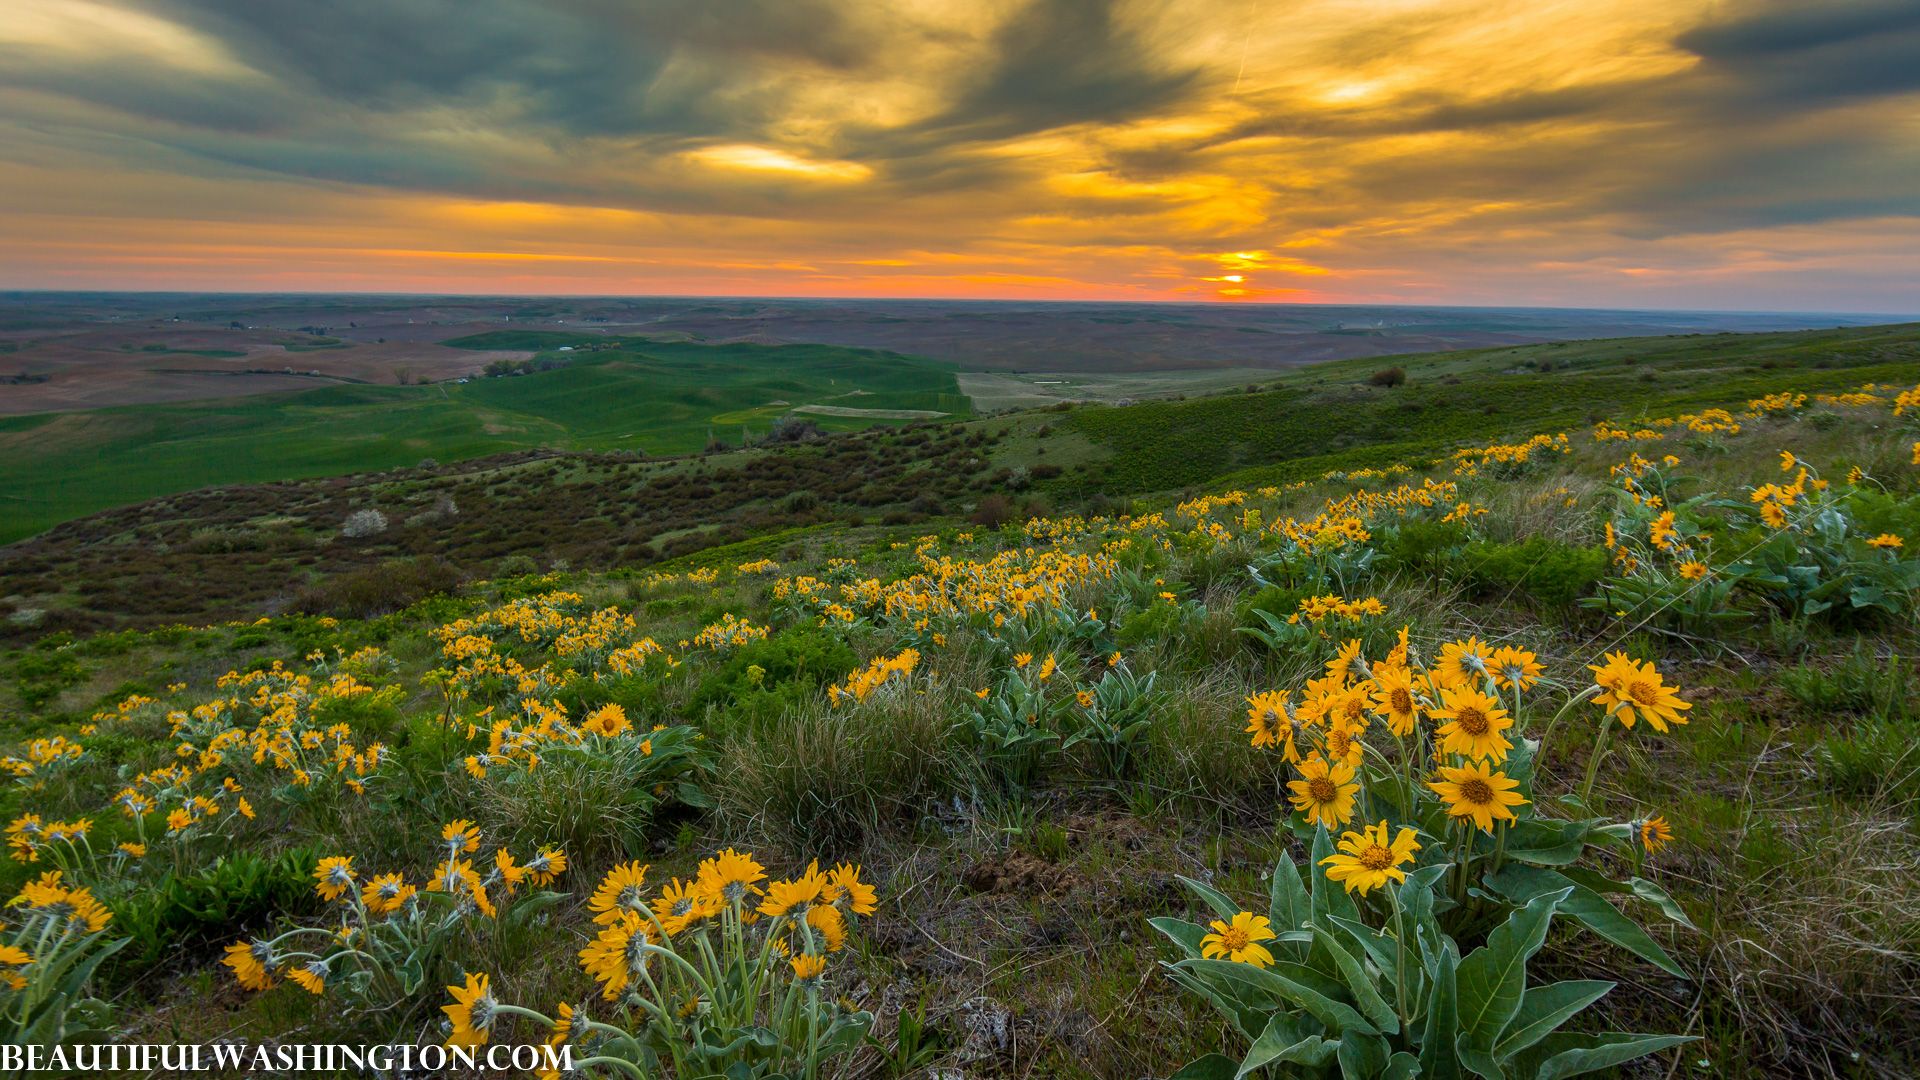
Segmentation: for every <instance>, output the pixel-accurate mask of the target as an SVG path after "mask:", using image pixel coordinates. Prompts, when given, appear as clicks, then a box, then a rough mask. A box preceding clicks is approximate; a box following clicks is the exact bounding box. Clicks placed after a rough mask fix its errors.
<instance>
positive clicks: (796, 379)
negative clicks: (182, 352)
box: [0, 335, 969, 541]
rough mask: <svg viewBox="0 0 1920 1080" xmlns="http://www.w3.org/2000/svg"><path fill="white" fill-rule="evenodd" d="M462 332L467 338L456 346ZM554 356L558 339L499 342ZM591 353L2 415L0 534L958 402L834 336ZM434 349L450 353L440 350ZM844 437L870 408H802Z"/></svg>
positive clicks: (694, 445)
mask: <svg viewBox="0 0 1920 1080" xmlns="http://www.w3.org/2000/svg"><path fill="white" fill-rule="evenodd" d="M468 340H472V339H468ZM508 340H510V341H525V342H531V343H534V344H541V343H544V344H546V345H548V346H550V347H551V348H552V349H556V350H557V348H558V347H559V346H560V345H563V344H567V342H568V341H570V340H572V338H570V337H569V336H567V335H555V336H553V338H551V339H548V338H544V337H543V336H542V335H532V336H531V337H526V336H522V335H509V337H508ZM594 345H595V347H596V348H597V349H598V350H599V351H596V352H593V353H559V352H557V351H550V352H536V350H533V349H521V348H512V347H502V348H499V349H486V348H485V346H484V345H481V346H479V348H480V350H481V351H480V355H481V356H482V357H493V358H495V359H496V360H499V361H500V362H503V363H517V362H521V361H524V362H525V363H527V364H529V365H531V364H533V363H534V362H535V361H534V359H533V358H534V357H535V356H536V355H537V356H539V357H541V358H542V359H544V360H546V361H548V362H551V363H560V362H565V363H566V365H567V366H565V367H561V368H559V369H558V370H548V371H542V372H538V373H536V374H532V375H523V376H518V377H512V378H497V379H479V380H476V381H473V382H469V383H467V384H464V385H461V384H457V383H445V382H443V383H438V384H435V385H431V386H404V387H403V386H372V385H335V386H328V387H321V388H317V389H312V390H305V391H299V392H294V393H284V394H266V395H258V396H250V397H241V398H223V399H217V400H208V401H195V402H183V403H178V404H150V405H129V406H122V407H118V408H113V409H101V410H93V411H87V412H69V413H40V414H34V415H29V416H16V417H0V469H3V470H4V472H3V474H0V505H4V506H5V508H6V511H7V512H6V514H5V515H4V517H0V541H6V540H15V539H19V538H22V537H26V536H31V535H33V534H35V533H38V532H40V531H42V530H43V529H45V528H47V527H48V526H51V525H53V524H56V523H58V522H61V521H65V520H69V519H71V518H74V517H77V516H79V515H82V514H86V513H91V512H93V511H96V510H102V509H105V508H108V507H112V506H120V505H125V504H128V503H133V502H138V501H141V500H144V499H150V498H153V497H156V496H160V495H168V494H173V493H177V492H183V491H190V490H193V489H196V488H200V487H205V486H209V485H215V484H232V483H262V482H267V481H278V480H287V479H294V478H302V477H317V476H336V475H342V474H348V473H362V472H370V471H379V470H387V469H394V468H400V467H407V466H413V465H416V464H417V463H419V462H420V461H421V460H423V459H429V458H431V459H434V460H445V461H457V460H464V459H468V458H474V457H479V456H483V455H487V454H493V453H499V452H502V451H507V450H517V449H523V448H528V447H546V448H554V449H566V450H586V449H600V450H631V451H635V452H638V453H645V454H651V455H659V454H673V453H684V452H687V451H690V450H695V449H698V448H700V447H702V446H704V445H705V444H706V443H707V442H708V441H709V440H710V439H716V438H717V439H720V440H722V441H725V442H728V443H731V444H732V445H736V446H737V445H740V443H741V441H742V438H743V435H745V434H746V433H749V432H751V433H757V434H760V435H764V434H765V433H766V432H767V431H768V430H769V429H770V428H771V426H772V424H773V422H774V420H775V419H777V418H778V417H779V416H781V415H783V414H784V413H786V412H787V411H789V406H787V405H770V404H769V403H770V402H778V401H788V402H790V404H791V405H800V404H804V403H808V402H815V403H833V404H837V405H842V406H854V407H858V408H860V409H865V410H880V411H883V412H884V411H889V410H916V411H928V412H937V413H940V414H942V415H946V414H965V413H967V412H968V411H969V405H968V402H967V400H966V398H965V397H964V396H962V395H960V394H959V392H958V387H957V385H956V384H955V382H954V379H953V375H952V374H951V372H950V371H948V370H947V369H946V368H945V366H943V365H939V364H934V363H929V362H923V361H915V360H909V359H907V358H904V357H899V356H894V355H891V354H884V353H872V352H867V351H864V350H850V349H842V348H837V347H832V346H805V345H788V346H778V347H768V346H758V345H731V346H701V345H682V344H671V343H668V344H657V345H656V344H650V343H649V344H644V345H636V348H634V349H631V350H628V349H621V348H612V347H609V343H607V342H605V341H602V340H600V339H595V340H594ZM448 351H457V350H453V349H449V350H448ZM815 420H816V424H817V426H819V427H821V428H824V429H826V430H830V431H834V430H837V431H848V430H858V429H860V428H864V427H867V426H869V425H871V424H873V423H876V422H882V423H884V422H892V421H891V420H890V419H889V418H887V417H878V416H872V415H857V414H856V415H854V416H847V415H837V416H822V417H817V418H815Z"/></svg>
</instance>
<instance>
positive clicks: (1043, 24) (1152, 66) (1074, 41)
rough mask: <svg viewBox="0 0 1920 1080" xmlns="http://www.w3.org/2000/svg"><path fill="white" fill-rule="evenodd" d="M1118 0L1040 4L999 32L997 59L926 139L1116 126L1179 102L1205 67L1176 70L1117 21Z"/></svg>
mask: <svg viewBox="0 0 1920 1080" xmlns="http://www.w3.org/2000/svg"><path fill="white" fill-rule="evenodd" d="M1115 6H1116V3H1115V0H1031V2H1030V3H1029V4H1028V5H1027V6H1026V7H1025V8H1024V9H1022V10H1021V11H1020V12H1019V13H1018V14H1017V15H1015V16H1014V17H1013V18H1012V19H1009V20H1008V21H1007V22H1006V23H1004V24H1002V25H1001V26H1000V27H999V28H998V29H997V30H996V31H995V33H994V39H993V47H992V49H991V50H990V51H991V55H992V56H993V57H994V58H995V59H994V60H993V62H992V63H991V64H990V65H989V66H988V67H987V68H986V69H985V71H984V72H983V74H982V77H981V78H980V79H978V80H977V81H976V82H975V83H974V84H973V85H972V86H971V87H970V88H968V89H967V90H966V91H965V92H964V93H962V94H961V95H960V96H959V98H958V99H957V100H956V101H954V103H953V104H952V106H951V107H950V108H948V109H947V110H945V111H944V112H942V113H941V114H939V115H938V116H935V117H933V118H932V119H930V120H927V121H925V122H924V123H921V124H918V125H916V128H915V130H916V133H917V134H920V135H922V136H926V137H932V138H934V139H957V140H966V141H972V140H982V139H1006V138H1013V137H1016V136H1020V135H1028V134H1032V133H1033V132H1037V131H1046V130H1050V129H1053V128H1058V127H1064V126H1067V125H1070V124H1081V123H1088V122H1094V121H1107V122H1111V121H1115V120H1122V119H1126V118H1128V117H1132V116H1136V115H1139V114H1141V113H1143V112H1147V111H1149V110H1153V109H1159V108H1165V107H1168V106H1171V105H1174V104H1176V103H1177V102H1179V101H1180V99H1181V98H1183V97H1185V96H1186V95H1187V94H1188V93H1189V92H1190V91H1191V89H1192V88H1193V87H1194V86H1195V85H1196V84H1197V83H1198V81H1199V79H1200V76H1201V72H1200V70H1199V69H1197V68H1183V69H1172V70H1169V69H1168V68H1166V67H1165V66H1163V65H1162V64H1161V63H1159V62H1158V61H1157V59H1156V58H1155V56H1154V54H1153V52H1152V50H1151V49H1150V47H1149V45H1148V43H1146V42H1144V41H1141V40H1140V38H1139V37H1138V36H1137V35H1136V34H1134V33H1132V32H1130V31H1128V30H1127V29H1125V28H1124V27H1122V26H1121V25H1120V23H1119V20H1117V19H1116V18H1115V15H1114V8H1115Z"/></svg>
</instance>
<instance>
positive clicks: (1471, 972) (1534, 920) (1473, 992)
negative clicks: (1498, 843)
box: [1456, 885, 1574, 1080]
mask: <svg viewBox="0 0 1920 1080" xmlns="http://www.w3.org/2000/svg"><path fill="white" fill-rule="evenodd" d="M1573 889H1574V887H1573V886H1571V885H1569V886H1567V887H1566V888H1564V889H1559V890H1557V891H1555V892H1550V893H1542V894H1541V895H1539V896H1536V897H1534V898H1533V899H1532V900H1529V901H1528V902H1527V906H1526V907H1524V908H1521V909H1520V910H1518V911H1515V912H1514V913H1513V914H1511V915H1509V916H1507V921H1506V922H1504V923H1501V924H1500V925H1499V926H1496V927H1494V929H1493V933H1492V934H1489V935H1488V936H1487V943H1486V944H1485V945H1482V946H1480V947H1479V948H1477V949H1475V950H1473V952H1472V953H1469V954H1468V955H1467V957H1466V959H1464V960H1462V961H1460V971H1459V974H1458V975H1457V976H1456V978H1457V979H1458V989H1459V1001H1460V1030H1461V1032H1462V1033H1464V1034H1466V1035H1468V1036H1470V1037H1471V1038H1472V1041H1473V1047H1474V1049H1476V1050H1479V1051H1483V1052H1491V1051H1492V1050H1493V1047H1494V1044H1495V1043H1497V1042H1499V1040H1500V1033H1501V1032H1502V1031H1504V1030H1506V1027H1507V1021H1509V1020H1512V1019H1513V1014H1514V1013H1516V1012H1518V1011H1520V999H1521V997H1522V996H1523V995H1524V994H1525V993H1526V989H1527V961H1529V960H1531V959H1533V954H1534V953H1536V952H1539V951H1540V946H1541V945H1542V944H1544V943H1545V942H1546V940H1547V928H1548V927H1549V926H1550V925H1551V924H1552V922H1553V913H1554V910H1555V909H1556V908H1558V907H1559V906H1560V903H1561V902H1562V901H1564V900H1565V899H1566V898H1567V897H1568V896H1571V895H1572V894H1573ZM1476 1071H1478V1070H1476ZM1483 1075H1484V1074H1483ZM1494 1080H1498V1078H1494Z"/></svg>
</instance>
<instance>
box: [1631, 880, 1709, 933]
mask: <svg viewBox="0 0 1920 1080" xmlns="http://www.w3.org/2000/svg"><path fill="white" fill-rule="evenodd" d="M1627 884H1629V885H1631V886H1632V887H1633V895H1635V896H1637V897H1639V898H1640V899H1642V900H1645V901H1646V902H1647V903H1649V904H1652V905H1654V906H1655V907H1658V908H1659V909H1660V911H1661V912H1662V913H1663V914H1665V915H1666V917H1667V918H1669V919H1672V920H1673V921H1674V922H1677V923H1679V924H1680V925H1681V926H1684V927H1686V928H1687V929H1689V930H1692V931H1694V932H1695V933H1699V931H1700V928H1699V927H1697V926H1695V925H1693V920H1692V919H1689V918H1687V913H1686V910H1685V909H1683V908H1682V907H1681V906H1680V904H1679V903H1678V902H1677V901H1676V900H1674V898H1673V896H1672V895H1671V894H1669V893H1668V892H1667V890H1665V889H1663V888H1661V887H1660V886H1658V885H1656V884H1654V883H1653V882H1651V881H1648V880H1647V879H1646V878H1639V877H1637V878H1633V879H1631V880H1629V881H1628V882H1627Z"/></svg>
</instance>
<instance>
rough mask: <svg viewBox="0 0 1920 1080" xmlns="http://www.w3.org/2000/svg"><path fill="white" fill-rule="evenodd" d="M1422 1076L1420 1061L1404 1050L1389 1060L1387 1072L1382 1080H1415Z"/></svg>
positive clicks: (1381, 1077)
mask: <svg viewBox="0 0 1920 1080" xmlns="http://www.w3.org/2000/svg"><path fill="white" fill-rule="evenodd" d="M1419 1075H1420V1059H1419V1058H1417V1057H1414V1056H1413V1055H1412V1054H1409V1053H1407V1052H1406V1051H1404V1050H1402V1051H1401V1052H1399V1053H1397V1054H1395V1055H1393V1057H1391V1058H1389V1059H1387V1070H1386V1071H1385V1072H1383V1073H1381V1074H1380V1080H1413V1078H1414V1077H1416V1076H1419Z"/></svg>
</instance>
